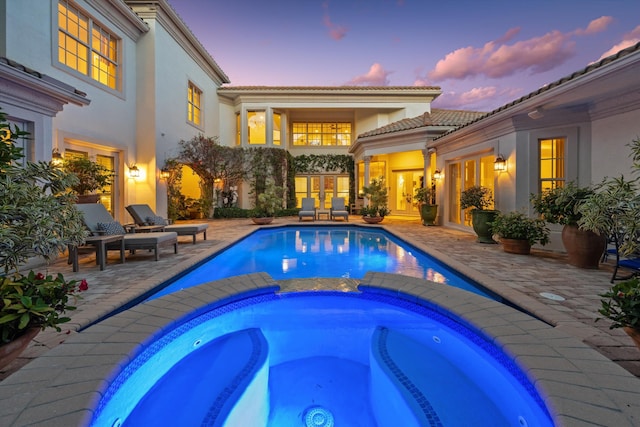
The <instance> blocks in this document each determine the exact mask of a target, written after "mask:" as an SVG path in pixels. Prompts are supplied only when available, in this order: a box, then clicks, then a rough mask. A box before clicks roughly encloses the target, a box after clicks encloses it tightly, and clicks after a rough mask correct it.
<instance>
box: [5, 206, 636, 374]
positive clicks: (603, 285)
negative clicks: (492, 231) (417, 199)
mask: <svg viewBox="0 0 640 427" xmlns="http://www.w3.org/2000/svg"><path fill="white" fill-rule="evenodd" d="M293 223H298V218H297V217H290V218H277V219H276V220H275V221H274V223H273V225H284V224H293ZM316 223H317V224H320V223H327V222H326V221H317V222H316ZM338 223H340V224H346V225H353V224H361V223H362V224H363V222H362V221H361V220H360V219H359V218H358V217H357V216H353V217H351V218H350V219H349V222H348V223H345V222H335V223H334V224H338ZM382 226H383V227H384V228H386V229H387V230H388V231H390V232H392V233H394V234H396V235H397V236H398V237H400V238H402V239H404V240H406V241H408V242H410V243H412V244H413V245H414V246H416V247H418V248H419V249H422V250H424V251H425V252H427V253H430V254H431V255H433V256H435V257H436V258H438V259H440V260H441V261H443V262H445V263H446V264H448V265H450V266H451V267H453V268H455V269H457V270H458V271H460V272H461V273H463V274H465V275H466V276H468V277H470V278H472V279H474V280H476V281H477V282H480V283H481V284H483V285H484V286H486V287H487V288H489V289H491V290H493V291H495V292H497V293H498V294H500V295H501V296H503V297H505V298H507V299H508V300H510V301H511V302H512V303H514V304H516V305H517V306H519V307H521V308H522V309H524V310H526V311H528V312H529V313H531V314H533V315H535V316H537V317H538V318H540V319H541V320H543V321H545V322H547V323H549V324H551V325H554V326H555V327H556V328H558V329H560V330H562V331H563V332H564V333H567V334H569V335H572V336H575V337H576V338H578V339H580V340H581V341H583V342H585V343H586V344H588V345H589V346H591V347H593V348H595V349H596V350H598V351H599V352H600V353H602V354H603V355H604V356H606V357H607V358H609V359H611V360H613V361H615V362H616V363H618V364H619V365H621V366H622V367H623V368H625V369H626V370H628V371H629V372H631V373H632V374H634V375H636V376H640V350H638V349H637V348H636V347H635V346H634V345H633V342H632V341H631V339H630V338H629V337H628V336H627V335H626V334H625V333H624V332H623V331H622V330H619V329H618V330H609V328H608V325H609V323H608V321H606V320H602V321H599V322H597V323H596V322H595V319H596V318H597V309H598V308H599V306H600V298H599V297H598V294H600V293H603V292H605V291H606V289H607V288H608V287H609V286H610V285H609V278H610V275H611V267H610V266H609V265H606V264H605V265H602V266H601V269H599V270H583V269H579V268H576V267H572V266H570V265H568V264H566V262H565V256H564V255H563V254H560V253H554V252H549V251H544V250H536V249H534V250H533V251H532V255H530V256H523V255H513V254H506V253H504V252H503V251H502V248H501V247H500V246H499V245H485V244H479V243H475V236H474V235H472V234H469V233H466V232H462V231H458V230H453V229H449V228H445V227H424V226H422V225H421V223H420V221H419V220H417V219H404V218H401V217H388V218H386V219H385V220H384V222H383V223H382ZM209 227H210V228H209V230H210V231H209V233H208V235H207V238H208V240H207V241H202V240H201V239H199V240H198V242H197V244H196V245H193V244H192V240H191V238H190V237H188V236H187V237H183V238H181V239H180V242H181V243H180V251H179V252H180V253H179V254H177V255H174V254H173V253H168V252H167V253H166V254H165V253H163V256H162V257H161V258H160V260H159V261H157V262H156V261H154V260H153V255H152V254H146V253H144V252H140V251H139V252H138V253H137V254H136V255H135V256H128V257H127V260H126V262H125V263H124V264H120V263H119V253H118V252H117V251H113V252H110V253H109V258H108V260H107V266H106V268H105V270H104V271H100V269H99V266H97V265H96V264H95V258H94V257H93V256H85V257H82V258H81V259H80V266H79V271H78V272H76V273H74V272H73V271H72V266H71V265H68V264H67V262H66V258H60V259H59V260H58V261H57V262H55V263H54V264H53V265H51V266H50V267H49V271H51V272H61V273H63V274H64V275H65V277H66V278H69V279H71V278H77V279H82V278H86V279H87V281H88V282H89V290H88V291H87V292H84V293H83V298H82V299H81V300H79V301H78V303H77V306H78V309H77V310H76V311H75V312H71V313H70V314H71V318H72V321H71V322H70V323H67V324H63V325H61V326H62V331H61V332H60V333H57V332H55V331H45V332H41V333H40V334H39V335H38V336H37V337H36V339H35V340H34V342H32V344H31V345H30V347H29V348H28V349H27V350H26V351H25V353H23V355H22V356H21V357H20V358H19V359H17V360H16V361H15V362H13V363H12V364H11V365H9V366H8V367H7V368H5V369H4V370H3V371H2V372H0V380H2V379H4V378H6V377H7V376H9V375H10V374H11V373H13V372H15V371H16V370H18V369H20V367H22V366H24V365H25V364H27V363H29V361H31V360H33V359H34V358H37V357H38V356H39V355H41V354H43V353H44V352H46V351H47V350H48V349H50V348H53V347H55V346H56V345H58V344H59V343H61V342H63V341H64V340H65V339H67V337H68V336H69V335H71V334H75V333H77V332H76V330H78V329H80V328H82V327H84V326H86V325H89V324H91V323H92V322H95V321H96V320H98V319H100V318H101V317H102V316H104V315H106V314H108V313H110V312H111V311H112V310H114V309H116V308H118V307H120V306H121V305H123V304H124V303H126V302H128V301H130V300H132V299H134V298H136V297H138V296H140V295H142V294H144V293H145V292H147V291H149V290H150V289H153V288H154V287H155V286H157V285H158V284H160V283H162V282H164V281H165V280H167V279H169V278H171V277H173V276H174V275H176V274H177V273H179V272H180V271H183V270H185V269H187V268H189V267H190V266H193V265H194V264H196V263H197V262H199V261H201V260H203V259H205V258H207V257H208V256H209V255H211V254H212V253H215V252H217V251H219V250H221V249H223V248H225V247H227V246H228V245H230V244H232V243H233V242H235V241H236V240H238V239H239V238H241V237H243V236H245V235H247V234H249V233H251V232H253V231H254V230H255V229H256V226H255V225H254V224H252V223H251V221H250V220H248V219H233V220H212V221H210V225H209ZM171 252H172V251H171ZM289 286H291V289H299V288H301V287H304V288H313V289H323V288H329V287H330V288H336V287H338V288H343V289H346V288H349V286H350V284H348V283H346V284H342V283H341V284H338V285H336V282H335V281H330V280H305V281H301V282H299V283H297V284H296V283H292V284H290V285H289ZM541 293H551V294H554V295H558V296H561V297H563V298H564V300H561V301H558V300H554V299H548V298H544V297H543V296H541V295H540V294H541Z"/></svg>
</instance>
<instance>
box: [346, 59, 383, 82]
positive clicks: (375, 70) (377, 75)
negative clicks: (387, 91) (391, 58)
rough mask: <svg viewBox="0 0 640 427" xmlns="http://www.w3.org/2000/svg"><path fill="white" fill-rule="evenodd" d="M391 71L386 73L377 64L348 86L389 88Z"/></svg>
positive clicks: (355, 78)
mask: <svg viewBox="0 0 640 427" xmlns="http://www.w3.org/2000/svg"><path fill="white" fill-rule="evenodd" d="M390 74H391V72H390V71H385V69H384V68H383V67H382V65H380V64H378V63H377V62H376V63H375V64H373V65H372V66H371V68H369V71H368V72H367V73H366V74H363V75H360V76H356V77H354V78H353V79H351V80H350V81H349V82H347V83H346V85H348V86H352V85H355V86H360V85H362V86H388V85H389V75H390Z"/></svg>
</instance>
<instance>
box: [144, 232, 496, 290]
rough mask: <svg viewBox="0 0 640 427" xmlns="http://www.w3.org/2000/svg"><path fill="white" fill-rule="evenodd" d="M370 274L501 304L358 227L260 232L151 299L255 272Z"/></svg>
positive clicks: (411, 250) (429, 260)
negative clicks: (449, 287)
mask: <svg viewBox="0 0 640 427" xmlns="http://www.w3.org/2000/svg"><path fill="white" fill-rule="evenodd" d="M369 271H372V272H384V273H394V274H402V275H405V276H410V277H417V278H422V279H426V280H430V281H432V282H439V283H444V284H448V285H452V286H456V287H458V288H462V289H465V290H468V291H471V292H474V293H476V294H479V295H482V296H485V297H488V298H491V299H496V300H500V298H499V297H498V296H496V295H495V294H492V293H490V292H489V291H487V290H486V289H483V288H482V287H481V286H479V285H477V284H475V283H473V282H472V281H470V280H469V279H467V278H465V277H463V276H462V275H460V274H459V273H457V272H456V271H454V270H452V269H450V268H448V267H447V266H446V265H444V264H442V263H440V262H438V261H437V260H435V259H434V258H433V257H431V256H429V255H427V254H424V253H423V252H421V251H420V250H418V249H417V248H415V247H413V246H411V245H410V244H408V243H407V242H404V241H402V240H400V239H398V238H397V237H395V236H393V235H392V234H390V233H387V232H386V231H384V230H372V229H371V228H364V227H357V226H340V227H324V226H319V227H315V226H314V227H310V226H300V227H280V228H269V229H261V230H258V231H256V232H255V233H252V234H251V235H249V236H248V237H246V238H244V239H243V240H241V241H239V242H237V243H236V244H234V245H233V246H232V247H230V248H228V249H226V250H225V251H223V252H221V253H219V254H217V255H215V256H214V257H213V258H211V259H210V260H208V261H206V262H205V263H203V264H201V265H200V266H198V267H197V268H195V269H194V270H192V271H190V272H188V273H186V274H185V275H183V276H182V277H180V278H178V279H176V280H173V281H172V282H171V283H169V284H168V285H166V287H164V288H163V289H161V290H160V291H158V292H157V293H156V294H155V295H154V296H153V297H152V298H151V299H153V298H158V297H160V296H163V295H167V294H170V293H172V292H175V291H177V290H180V289H184V288H188V287H191V286H196V285H199V284H202V283H206V282H210V281H213V280H219V279H224V278H227V277H231V276H237V275H241V274H249V273H255V272H266V273H268V274H269V275H270V276H271V277H272V278H273V279H275V280H286V279H304V278H350V279H361V278H363V277H364V275H365V274H366V273H367V272H369Z"/></svg>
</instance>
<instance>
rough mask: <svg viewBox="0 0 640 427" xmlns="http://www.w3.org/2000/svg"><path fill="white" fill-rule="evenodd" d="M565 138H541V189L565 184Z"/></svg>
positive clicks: (549, 188)
mask: <svg viewBox="0 0 640 427" xmlns="http://www.w3.org/2000/svg"><path fill="white" fill-rule="evenodd" d="M564 145H565V144H564V138H553V139H541V140H540V141H539V147H540V152H539V155H540V191H541V192H542V191H544V190H551V189H553V188H556V187H562V186H564V181H565V174H564Z"/></svg>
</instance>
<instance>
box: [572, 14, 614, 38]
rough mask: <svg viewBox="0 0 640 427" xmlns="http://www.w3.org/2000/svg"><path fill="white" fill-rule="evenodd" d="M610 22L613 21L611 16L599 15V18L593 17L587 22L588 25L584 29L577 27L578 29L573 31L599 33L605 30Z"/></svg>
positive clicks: (582, 33) (578, 33)
mask: <svg viewBox="0 0 640 427" xmlns="http://www.w3.org/2000/svg"><path fill="white" fill-rule="evenodd" d="M612 22H613V17H611V16H601V17H600V18H598V19H594V20H593V21H591V22H589V25H587V28H585V29H584V30H583V29H579V30H576V31H575V33H576V34H577V35H590V34H596V33H600V32H602V31H604V30H606V29H607V27H608V26H609V24H611V23H612Z"/></svg>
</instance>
